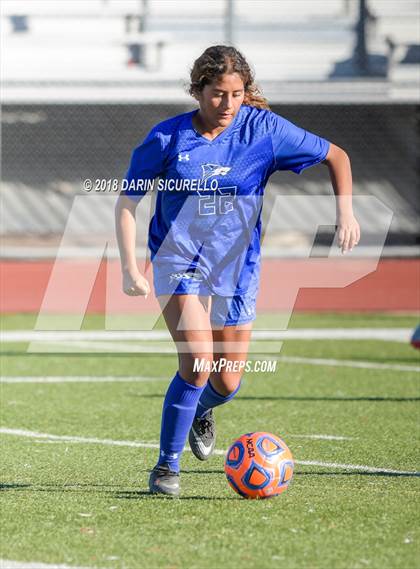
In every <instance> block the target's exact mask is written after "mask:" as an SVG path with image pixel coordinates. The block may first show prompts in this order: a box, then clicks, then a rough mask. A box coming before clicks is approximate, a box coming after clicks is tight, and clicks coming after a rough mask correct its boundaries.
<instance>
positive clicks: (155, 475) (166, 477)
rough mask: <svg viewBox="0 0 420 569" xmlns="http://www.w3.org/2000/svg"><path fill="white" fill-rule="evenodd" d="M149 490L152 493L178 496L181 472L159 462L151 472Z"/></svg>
mask: <svg viewBox="0 0 420 569" xmlns="http://www.w3.org/2000/svg"><path fill="white" fill-rule="evenodd" d="M149 490H150V492H151V493H152V494H166V495H167V496H178V495H179V492H180V486H179V474H178V473H177V472H174V471H173V470H171V469H170V468H169V466H168V465H167V464H157V465H156V466H155V467H154V469H153V470H152V472H151V473H150V478H149Z"/></svg>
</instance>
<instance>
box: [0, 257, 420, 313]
mask: <svg viewBox="0 0 420 569" xmlns="http://www.w3.org/2000/svg"><path fill="white" fill-rule="evenodd" d="M139 266H141V265H139ZM53 267H54V262H53V261H34V262H30V261H2V262H1V263H0V276H1V295H0V308H1V310H2V312H5V313H12V312H35V313H37V312H39V310H40V308H41V306H42V305H43V302H44V305H43V310H46V312H49V313H74V312H77V313H79V312H80V311H82V312H83V313H86V312H87V313H103V312H104V310H105V303H106V298H107V301H108V305H107V306H108V312H109V313H132V312H133V311H134V312H138V313H146V312H156V311H157V310H158V304H157V301H156V299H155V298H154V295H153V294H151V295H149V297H148V298H147V299H144V298H143V297H134V298H133V297H129V296H127V295H124V294H123V293H122V292H121V277H120V265H119V261H118V260H111V261H108V262H102V263H101V264H100V266H99V265H98V261H91V260H88V261H80V260H71V261H70V260H68V261H63V262H61V263H60V264H57V265H56V267H55V268H54V270H53ZM98 269H99V270H98ZM368 273H369V274H368ZM107 275H108V276H107ZM363 275H366V276H363ZM146 276H147V277H148V278H149V282H150V283H151V282H152V278H151V276H152V275H151V272H148V273H147V275H146ZM106 283H107V284H108V287H106ZM419 284H420V261H419V260H417V259H404V260H402V259H384V260H381V261H380V262H379V264H378V265H377V267H376V263H375V262H373V261H371V260H364V259H359V260H357V259H349V258H345V259H344V258H339V259H306V260H290V259H287V260H284V259H283V260H279V259H265V260H264V261H263V264H262V272H261V285H260V293H259V296H258V310H259V311H276V310H279V311H281V310H286V309H287V308H288V307H290V306H293V305H294V310H295V311H328V312H331V311H336V312H363V311H369V312H370V311H385V312H387V311H389V312H395V311H418V310H420V293H419ZM47 286H48V288H47ZM107 290H108V296H106V291H107ZM46 293H47V294H46Z"/></svg>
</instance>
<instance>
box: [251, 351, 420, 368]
mask: <svg viewBox="0 0 420 569" xmlns="http://www.w3.org/2000/svg"><path fill="white" fill-rule="evenodd" d="M252 356H253V358H257V359H258V358H261V359H264V360H277V361H279V362H282V363H285V364H305V365H315V366H332V367H335V366H339V367H351V368H360V369H383V370H394V371H413V372H415V371H420V366H412V365H401V364H382V363H380V362H363V361H354V360H335V359H325V358H302V357H298V356H275V355H273V356H271V355H270V356H267V355H266V354H264V355H262V354H261V355H260V354H253V355H252Z"/></svg>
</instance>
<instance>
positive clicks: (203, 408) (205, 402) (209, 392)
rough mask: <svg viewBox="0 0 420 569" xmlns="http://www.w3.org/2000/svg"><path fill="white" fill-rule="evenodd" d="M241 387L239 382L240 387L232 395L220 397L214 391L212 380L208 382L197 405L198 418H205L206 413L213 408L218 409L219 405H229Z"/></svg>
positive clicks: (196, 414)
mask: <svg viewBox="0 0 420 569" xmlns="http://www.w3.org/2000/svg"><path fill="white" fill-rule="evenodd" d="M240 387H241V382H239V385H238V387H237V388H236V389H235V391H233V392H232V393H230V394H229V395H226V396H224V395H220V393H217V391H216V390H215V389H214V387H213V386H212V384H211V383H210V380H208V382H207V385H206V388H205V390H204V391H203V393H202V394H201V397H200V400H199V402H198V405H197V411H196V413H195V416H196V417H204V415H205V414H206V413H208V412H209V411H210V409H212V408H213V407H217V406H218V405H223V403H227V402H228V401H230V400H231V399H233V398H234V397H235V395H236V394H237V393H238V391H239V388H240Z"/></svg>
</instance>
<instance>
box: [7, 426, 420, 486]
mask: <svg viewBox="0 0 420 569" xmlns="http://www.w3.org/2000/svg"><path fill="white" fill-rule="evenodd" d="M0 434H4V435H15V436H20V437H30V438H34V439H47V440H48V439H49V440H63V441H67V442H83V443H88V444H89V443H90V444H101V445H112V446H122V447H135V448H159V445H158V444H156V443H147V442H141V441H116V440H113V439H97V438H94V437H74V436H66V435H51V434H48V433H37V432H35V431H27V430H24V429H8V428H6V427H3V428H0ZM285 438H287V436H286V437H285ZM185 450H186V451H190V449H189V448H185ZM226 452H227V451H226V450H221V449H216V450H215V454H217V455H222V456H224V455H225V454H226ZM295 462H296V464H302V465H305V466H320V467H322V468H337V469H340V470H355V471H361V472H370V473H372V474H396V475H411V476H420V472H417V471H410V470H393V469H390V468H381V467H376V466H366V465H365V464H361V465H360V464H341V463H335V462H320V461H314V460H295Z"/></svg>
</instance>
